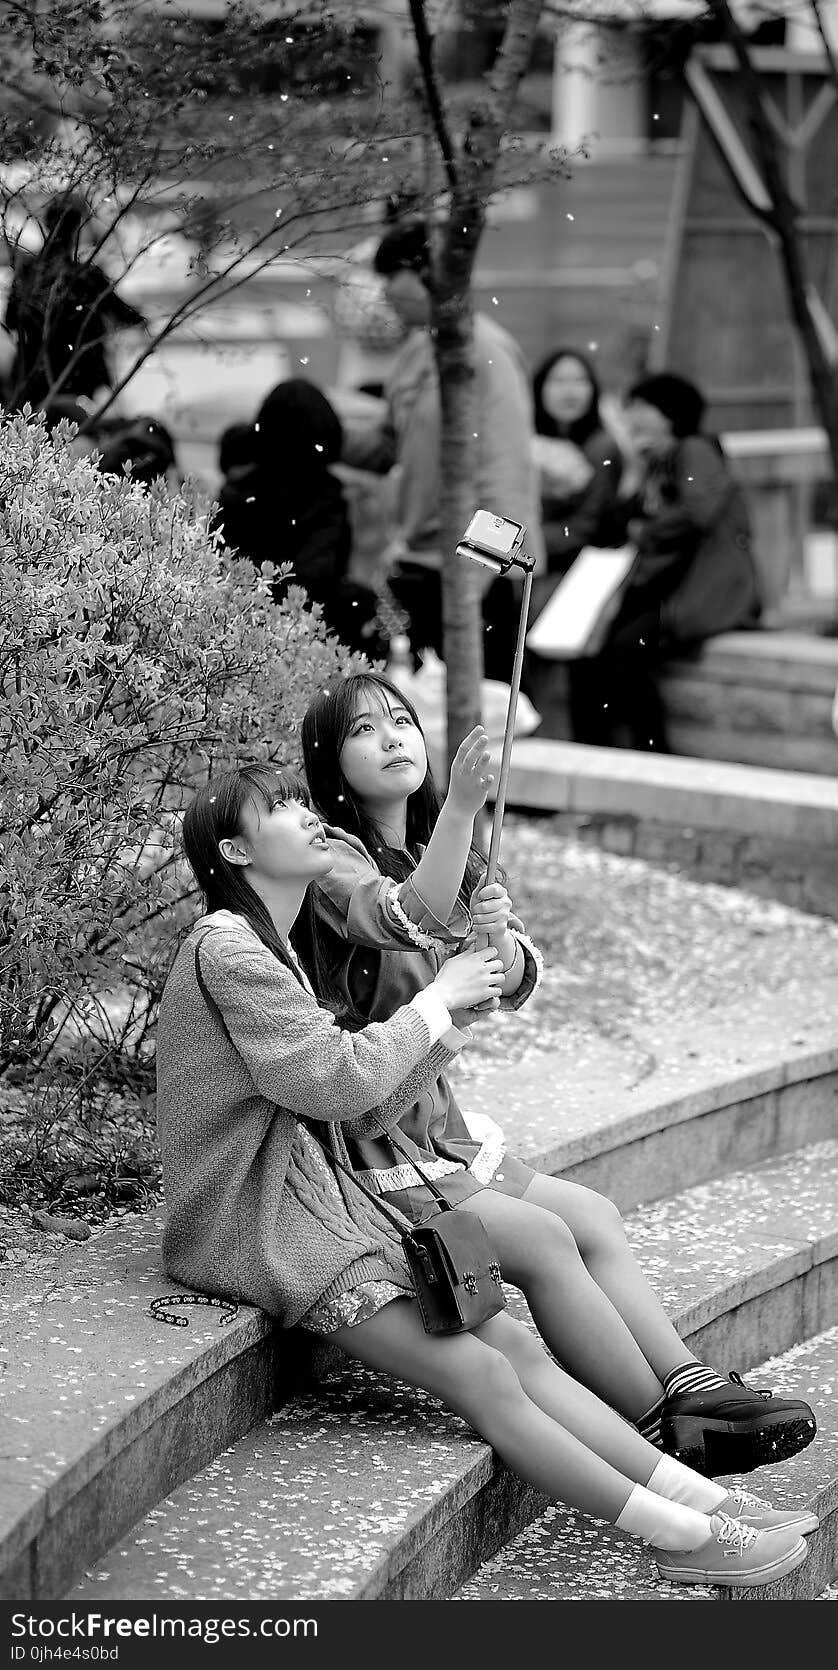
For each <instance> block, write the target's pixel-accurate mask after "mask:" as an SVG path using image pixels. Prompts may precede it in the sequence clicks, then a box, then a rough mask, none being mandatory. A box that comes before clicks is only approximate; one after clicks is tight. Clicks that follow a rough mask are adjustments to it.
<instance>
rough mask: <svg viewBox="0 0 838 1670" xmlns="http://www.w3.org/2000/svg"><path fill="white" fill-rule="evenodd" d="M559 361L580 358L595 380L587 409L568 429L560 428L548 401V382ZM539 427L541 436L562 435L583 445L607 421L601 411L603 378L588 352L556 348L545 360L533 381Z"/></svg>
mask: <svg viewBox="0 0 838 1670" xmlns="http://www.w3.org/2000/svg"><path fill="white" fill-rule="evenodd" d="M559 360H576V363H577V365H581V366H582V367H583V368H584V370H585V373H586V375H587V376H588V377H589V378H590V382H591V402H590V405H589V406H588V409H587V411H586V412H583V413H582V416H581V417H580V418H576V420H575V421H574V422H573V423H569V424H568V425H567V427H566V428H565V429H560V428H559V425H558V424H557V422H556V420H555V418H554V417H551V416H550V413H549V412H548V411H547V408H546V406H545V404H544V384H545V383H546V381H547V378H548V377H549V375H550V372H551V371H552V369H553V366H554V365H556V364H557V363H558V361H559ZM532 393H533V406H534V419H535V430H536V434H537V435H561V436H562V437H563V438H564V439H565V440H568V441H573V442H574V445H576V446H583V445H584V443H585V441H587V440H588V439H589V438H590V436H591V435H593V434H595V433H596V431H597V429H602V427H603V423H602V418H601V416H600V410H599V397H600V393H601V390H600V386H599V378H598V376H597V374H596V372H595V370H594V368H593V366H592V364H591V361H590V360H589V359H588V358H587V357H586V355H585V354H580V352H579V350H578V348H555V349H554V350H553V352H552V354H548V355H547V358H546V360H542V362H541V364H540V366H539V367H538V370H537V371H536V373H535V376H534V377H533V382H532Z"/></svg>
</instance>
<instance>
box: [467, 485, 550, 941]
mask: <svg viewBox="0 0 838 1670" xmlns="http://www.w3.org/2000/svg"><path fill="white" fill-rule="evenodd" d="M526 532H527V530H526V528H525V527H524V525H523V523H522V522H512V521H510V520H509V518H508V517H506V516H495V515H493V514H492V512H491V511H490V510H476V511H475V513H474V515H473V516H472V518H471V521H470V522H469V525H468V527H467V528H466V531H465V533H464V534H463V537H462V539H461V540H460V542H459V544H458V546H457V556H458V557H468V558H469V560H470V561H471V562H476V563H480V565H481V567H483V568H490V569H491V570H492V572H493V573H495V574H506V573H508V571H509V569H510V568H520V569H522V570H523V573H524V590H523V594H522V597H521V609H520V615H519V619H518V638H517V642H516V644H515V660H514V662H513V664H512V677H511V680H510V684H509V701H508V703H507V708H506V725H505V727H504V733H503V749H502V751H501V757H500V772H499V774H498V786H497V793H496V795H495V809H494V814H493V817H492V836H491V840H490V842H489V856H488V858H487V860H486V885H488V884H489V883H490V882H493V881H494V879H495V874H496V872H497V866H498V853H499V850H500V837H501V829H502V825H503V811H504V806H505V804H506V786H507V782H508V780H509V767H510V764H511V760H512V738H513V735H514V732H515V714H516V710H517V707H518V692H519V690H520V688H521V669H522V667H523V665H524V644H525V641H526V636H527V620H528V617H529V610H530V593H531V591H532V578H533V568H534V566H535V559H534V557H531V556H530V554H529V552H528V551H526V550H525V549H524V540H525V538H526ZM479 938H480V939H481V940H482V942H483V945H484V946H485V945H488V943H489V937H488V934H481V935H480V936H479ZM480 949H482V946H480V945H478V950H480Z"/></svg>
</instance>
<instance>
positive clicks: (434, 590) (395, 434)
mask: <svg viewBox="0 0 838 1670" xmlns="http://www.w3.org/2000/svg"><path fill="white" fill-rule="evenodd" d="M373 264H374V267H375V270H376V272H378V273H380V274H381V275H382V277H383V278H384V279H385V281H386V284H387V299H388V302H389V304H390V306H391V307H392V309H393V311H394V312H395V313H396V314H398V316H399V318H400V319H401V320H402V321H403V323H404V324H405V325H406V326H407V327H408V329H409V334H408V336H407V338H406V340H405V342H404V344H403V345H402V347H401V348H400V349H399V351H398V353H397V355H396V359H395V361H394V363H393V366H392V368H391V370H390V373H389V376H388V378H387V381H386V385H385V391H384V392H385V398H386V401H387V413H386V416H385V418H384V420H383V421H382V422H381V423H380V424H379V425H377V426H376V427H375V428H374V429H373V430H372V431H371V432H370V431H366V432H361V431H359V432H355V431H353V430H348V432H347V435H346V438H345V441H344V450H343V454H342V458H343V461H344V462H345V463H347V464H353V465H355V466H357V467H358V468H361V469H371V470H375V471H378V472H380V473H384V472H385V471H388V470H390V469H391V468H392V467H393V466H394V465H396V464H397V465H398V466H399V482H398V489H397V504H396V522H397V532H396V536H395V538H394V540H393V542H392V544H391V547H390V551H389V553H388V561H389V564H390V571H389V575H388V581H389V584H390V588H391V590H392V592H393V595H394V596H395V597H396V599H397V601H398V602H399V603H400V604H401V606H402V607H403V608H404V609H405V611H406V613H407V615H408V617H409V627H408V636H409V638H410V644H411V648H412V650H413V652H414V660H418V659H419V656H420V653H421V651H422V650H423V649H428V648H430V649H433V650H434V651H435V652H436V654H437V655H438V656H440V657H441V658H442V659H444V654H443V641H442V580H441V575H442V569H443V566H444V565H445V564H446V563H447V562H449V561H450V562H453V561H454V560H455V558H454V553H453V551H452V552H450V553H449V552H444V551H443V549H442V540H441V526H440V517H439V510H440V498H441V485H440V435H441V424H442V415H441V408H440V394H439V378H438V373H437V366H436V359H435V355H434V345H433V341H432V339H431V334H430V328H429V327H430V322H431V288H430V286H431V252H430V244H429V233H428V226H427V223H426V221H425V220H424V218H423V217H422V216H418V215H414V216H408V217H407V218H405V219H402V220H401V221H400V222H398V223H397V224H396V225H394V226H392V227H391V228H390V229H389V230H388V231H387V232H386V233H385V235H384V237H383V238H382V239H381V242H380V243H379V246H378V249H377V251H376V255H375V259H374V263H373ZM472 362H473V365H474V375H475V429H476V433H477V442H476V446H475V465H476V476H475V482H474V494H475V498H474V509H475V510H489V511H493V512H494V513H495V514H497V515H499V516H505V517H510V518H511V519H512V520H513V521H518V522H522V523H524V524H525V526H526V528H527V545H528V549H529V551H530V553H531V555H533V556H534V557H535V559H536V566H537V567H539V568H540V567H543V559H544V548H543V541H542V534H541V515H540V508H539V503H538V484H537V476H536V471H535V465H534V462H533V458H532V454H531V444H532V435H533V421H532V398H531V394H530V387H529V377H528V373H527V369H526V366H525V363H524V359H523V356H522V354H521V352H520V349H519V348H518V345H517V343H516V342H515V341H514V339H513V338H512V337H511V336H510V334H509V332H508V331H506V330H504V329H503V327H502V326H501V325H498V324H497V323H496V322H495V321H494V320H493V319H489V318H487V316H486V315H485V314H483V313H480V312H477V313H475V316H474V336H473V344H472ZM480 576H481V579H480V583H481V585H482V586H483V588H484V589H483V602H482V607H483V626H484V633H483V659H484V671H485V673H486V677H487V678H498V679H503V680H506V681H508V680H509V677H510V674H511V670H512V663H513V660H514V655H515V642H516V635H517V614H518V611H517V607H516V599H517V597H518V589H517V588H518V584H519V582H518V579H517V576H516V577H515V578H511V577H510V576H509V575H500V576H498V577H496V578H494V579H492V578H491V576H490V574H489V572H488V570H481V571H480Z"/></svg>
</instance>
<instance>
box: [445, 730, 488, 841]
mask: <svg viewBox="0 0 838 1670" xmlns="http://www.w3.org/2000/svg"><path fill="white" fill-rule="evenodd" d="M491 762H492V756H491V754H490V753H489V738H488V736H487V735H486V732H485V730H484V729H483V726H482V725H475V727H474V730H473V731H469V733H468V736H467V737H465V738H464V739H463V741H462V742H461V743H460V746H459V748H458V749H457V752H456V754H455V755H454V763H453V765H452V767H451V778H450V781H449V784H448V794H447V797H446V799H447V801H448V803H449V805H450V806H451V807H452V808H454V809H455V810H457V811H458V812H461V813H463V814H464V815H466V816H467V817H470V818H474V817H476V815H477V813H478V812H479V811H480V808H481V806H485V804H486V796H487V795H488V793H489V789H490V787H491V785H492V783H493V782H494V780H495V779H494V777H493V775H492V772H491V770H490V766H491Z"/></svg>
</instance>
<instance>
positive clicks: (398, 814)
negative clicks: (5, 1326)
mask: <svg viewBox="0 0 838 1670" xmlns="http://www.w3.org/2000/svg"><path fill="white" fill-rule="evenodd" d="M302 744H303V756H304V763H305V771H306V777H307V781H308V785H309V789H310V791H311V795H312V799H313V801H314V803H315V805H316V806H317V808H318V810H319V811H320V812H321V813H322V815H323V817H324V818H325V820H326V823H327V827H328V833H329V839H330V845H331V847H332V852H333V855H334V860H335V861H334V863H333V865H332V867H331V869H330V870H329V872H328V873H327V874H325V875H324V876H323V877H320V878H318V881H317V883H316V885H315V887H314V888H313V889H312V903H313V907H314V913H315V919H316V925H317V932H316V936H315V939H314V941H313V942H311V941H310V942H309V943H308V946H307V951H306V959H307V962H308V963H309V964H310V966H311V967H312V970H313V978H314V980H315V985H316V986H317V989H318V990H319V992H320V994H321V996H326V997H327V998H330V999H333V998H334V997H335V996H336V997H337V1001H338V1004H339V1015H340V1018H341V1020H342V1021H343V1023H344V1024H348V1025H350V1026H352V1025H362V1024H365V1023H367V1022H369V1021H381V1020H386V1019H387V1017H388V1016H389V1015H391V1014H393V1012H394V1011H395V1010H396V1009H397V1008H398V1007H399V1005H400V1004H402V1003H405V1002H408V1001H409V1000H410V999H411V998H412V996H413V995H414V994H415V993H416V992H419V991H421V990H422V989H423V988H424V986H425V985H426V984H427V982H428V981H430V980H433V978H434V975H435V973H436V970H437V968H438V967H439V966H440V962H441V959H442V958H443V956H444V955H445V949H446V946H445V940H446V939H449V940H450V936H451V935H453V936H455V937H456V936H462V935H463V934H467V933H470V932H471V930H472V923H473V925H474V927H475V928H477V929H478V930H485V931H488V932H489V933H490V934H491V936H492V939H493V943H495V944H496V945H497V947H498V949H499V951H500V953H501V956H502V958H503V965H504V980H503V988H502V1002H503V1004H504V1005H505V1006H509V1007H512V1008H517V1007H519V1005H520V1004H521V1003H523V1002H524V1001H525V999H526V998H527V997H528V996H529V994H530V993H531V992H532V990H533V988H534V986H535V985H536V983H537V980H538V966H537V964H538V962H539V958H538V953H537V952H536V951H535V948H534V947H533V946H532V944H531V942H530V941H529V939H528V938H527V936H526V935H525V934H524V933H523V932H522V924H521V923H520V922H519V921H518V919H517V918H515V917H512V916H510V909H511V900H510V898H509V895H508V893H507V892H506V890H505V888H504V887H503V886H502V885H500V884H499V883H496V884H495V885H494V886H493V887H492V888H490V889H488V890H487V889H484V890H483V892H482V894H481V893H478V894H477V895H475V889H476V888H478V885H479V883H480V880H481V877H482V874H483V872H484V868H485V859H483V858H482V857H481V855H480V854H479V853H478V852H477V851H476V850H475V849H474V847H473V846H471V845H470V842H471V823H470V822H469V823H468V829H467V831H466V830H465V823H464V825H463V833H460V834H459V836H458V833H457V823H456V818H455V817H454V815H453V814H452V808H451V804H450V797H449V799H448V800H446V802H445V805H444V806H443V807H442V809H441V810H440V803H439V798H438V796H437V793H436V790H435V787H434V783H433V778H432V776H431V774H430V772H429V769H428V757H427V750H426V747H425V741H424V737H423V735H422V730H421V727H420V724H419V721H418V718H417V715H416V712H415V709H414V708H413V707H412V705H411V703H410V701H409V700H407V699H406V698H405V697H404V695H403V694H401V693H400V692H399V691H398V689H397V687H396V686H395V685H394V684H393V683H392V682H391V681H390V680H389V679H387V678H384V677H381V676H380V675H378V674H374V673H368V674H367V673H364V674H355V675H352V676H350V677H349V678H346V679H342V680H339V681H336V682H335V683H334V684H332V685H331V686H330V687H329V688H328V689H327V690H325V691H323V692H321V694H320V695H319V696H318V697H316V698H315V700H314V702H313V703H312V704H311V707H310V708H309V711H308V712H307V714H306V716H305V718H304V721H303V729H302ZM359 843H360V851H359ZM438 849H441V852H442V853H443V854H444V855H445V861H444V862H441V864H440V868H439V869H438V871H437V878H438V885H436V886H435V890H434V892H433V894H430V893H429V892H428V890H427V887H426V886H425V885H424V877H423V876H421V872H423V870H424V868H425V866H426V865H427V862H428V854H429V853H432V852H435V851H437V850H438ZM420 876H421V879H420ZM417 886H418V888H419V891H420V892H421V893H422V895H423V897H424V899H425V901H426V903H427V904H428V906H429V907H430V908H431V909H432V910H433V912H434V914H435V916H436V917H437V918H438V924H442V923H444V924H446V929H447V932H444V931H443V929H442V928H441V926H439V925H438V926H437V927H436V928H434V927H433V926H432V925H431V932H430V933H427V932H420V931H418V930H417V927H416V925H415V923H414V922H413V921H411V920H410V919H409V918H408V917H407V916H406V915H405V912H404V910H401V909H400V907H399V900H400V896H401V894H402V892H403V891H405V890H407V891H408V893H409V892H410V890H411V889H412V888H413V887H417ZM388 888H389V904H388V908H382V905H381V900H382V896H384V897H387V890H388ZM469 901H471V910H470V911H469V909H468V904H469ZM482 1124H483V1131H482V1132H481V1133H480V1134H478V1121H477V1120H476V1119H475V1118H474V1117H473V1116H472V1117H471V1119H470V1123H469V1125H467V1124H466V1122H465V1120H464V1119H463V1116H462V1114H461V1112H460V1110H459V1108H458V1106H457V1102H456V1099H455V1097H454V1095H453V1093H452V1090H451V1087H450V1085H449V1083H448V1079H447V1077H446V1075H445V1073H444V1072H440V1074H439V1076H438V1077H437V1078H436V1080H435V1081H434V1082H433V1083H432V1084H428V1085H426V1086H425V1087H424V1088H423V1090H422V1093H421V1095H420V1096H419V1097H418V1098H417V1099H416V1101H415V1102H414V1103H413V1104H412V1106H410V1107H406V1109H405V1112H404V1114H403V1115H402V1117H401V1119H400V1122H399V1132H398V1136H399V1141H400V1143H401V1144H402V1145H403V1146H407V1147H408V1148H410V1149H412V1150H415V1152H416V1153H417V1154H418V1155H419V1157H420V1159H421V1160H422V1162H423V1167H424V1169H425V1170H430V1172H431V1173H432V1175H433V1176H434V1180H435V1182H436V1183H437V1185H438V1186H439V1187H440V1188H441V1189H442V1190H443V1191H444V1193H445V1194H446V1195H447V1197H448V1198H449V1199H450V1200H451V1201H452V1203H453V1202H458V1203H461V1204H463V1205H465V1206H466V1207H468V1206H473V1207H474V1209H475V1210H476V1211H477V1212H478V1213H479V1214H480V1217H481V1218H482V1219H483V1220H484V1222H485V1224H486V1226H487V1228H488V1230H489V1233H490V1235H491V1237H492V1240H493V1242H494V1244H495V1246H496V1248H497V1250H498V1255H499V1259H500V1264H501V1268H502V1270H503V1274H504V1277H505V1278H506V1280H507V1281H510V1282H512V1283H514V1285H515V1286H517V1287H520V1288H521V1289H522V1291H523V1292H524V1294H525V1296H526V1299H527V1303H528V1305H529V1307H530V1310H531V1312H532V1315H533V1317H534V1319H535V1322H536V1325H537V1327H538V1329H539V1331H540V1333H541V1335H542V1337H543V1338H544V1340H545V1341H546V1343H547V1345H548V1346H549V1348H550V1350H551V1351H552V1352H554V1354H555V1355H556V1356H557V1357H558V1359H559V1360H560V1361H561V1362H562V1363H563V1364H564V1365H565V1367H566V1368H567V1369H569V1371H570V1372H571V1373H572V1374H573V1375H574V1376H575V1377H576V1379H578V1380H580V1381H581V1382H582V1383H583V1384H584V1385H586V1386H588V1387H590V1389H591V1390H592V1391H594V1392H596V1393H597V1394H598V1395H599V1396H600V1397H602V1398H605V1399H606V1400H607V1402H608V1403H610V1404H613V1406H614V1407H615V1408H616V1409H618V1410H619V1412H620V1413H621V1414H622V1415H624V1416H625V1417H626V1418H627V1419H628V1420H631V1421H633V1422H634V1423H635V1424H636V1426H637V1427H638V1430H639V1431H640V1432H641V1433H642V1434H643V1436H644V1437H647V1438H648V1439H649V1440H650V1441H651V1442H653V1443H656V1444H658V1445H659V1446H660V1447H661V1448H663V1449H666V1450H668V1451H670V1452H671V1453H674V1454H679V1455H680V1456H681V1459H682V1460H684V1461H687V1462H689V1464H690V1465H691V1466H693V1467H695V1468H697V1469H699V1470H700V1471H701V1472H704V1473H708V1474H718V1473H733V1472H748V1471H750V1470H751V1469H752V1468H754V1467H756V1466H759V1465H761V1464H762V1463H763V1462H768V1461H771V1462H774V1461H782V1460H784V1459H786V1458H787V1457H789V1456H790V1455H793V1454H795V1453H796V1451H798V1450H799V1449H802V1448H803V1447H804V1445H805V1444H808V1443H809V1442H810V1441H811V1439H812V1437H813V1436H814V1433H815V1421H814V1417H813V1415H812V1411H811V1409H810V1408H809V1406H808V1404H805V1403H801V1402H798V1401H786V1400H782V1399H780V1398H775V1397H772V1396H770V1395H769V1394H766V1393H763V1392H755V1391H752V1390H751V1389H750V1388H749V1387H746V1386H744V1385H743V1384H742V1383H741V1382H740V1380H739V1378H738V1377H737V1379H736V1381H732V1380H731V1379H730V1378H723V1377H722V1376H721V1375H719V1374H717V1373H716V1372H715V1371H714V1370H713V1369H710V1368H707V1367H706V1366H705V1365H704V1364H702V1363H699V1362H698V1361H697V1360H696V1358H695V1357H694V1356H693V1354H692V1353H691V1352H690V1351H689V1350H688V1349H687V1347H686V1346H685V1345H684V1343H683V1341H682V1340H681V1339H680V1337H679V1335H678V1333H677V1331H676V1329H675V1328H674V1327H673V1325H672V1323H671V1322H670V1320H669V1318H668V1317H667V1315H666V1313H665V1311H664V1309H663V1307H662V1305H661V1304H660V1302H659V1300H658V1299H657V1297H656V1296H655V1294H654V1293H653V1291H652V1289H651V1288H650V1287H649V1284H648V1282H647V1281H646V1279H645V1277H644V1276H643V1273H642V1271H641V1269H640V1267H639V1265H638V1263H637V1261H636V1259H635V1257H634V1255H633V1253H632V1251H631V1248H630V1247H629V1244H628V1241H627V1239H626V1236H625V1232H624V1229H623V1224H622V1220H621V1218H620V1214H619V1212H618V1210H617V1208H616V1207H615V1206H614V1204H613V1202H612V1201H610V1200H607V1199H606V1198H605V1197H604V1196H602V1195H600V1194H596V1193H595V1192H594V1191H593V1190H591V1189H587V1188H583V1187H582V1186H581V1185H579V1184H578V1183H572V1182H568V1181H566V1180H565V1179H564V1178H561V1177H548V1176H544V1175H542V1174H540V1173H538V1172H535V1171H533V1170H532V1168H531V1167H530V1166H528V1165H525V1164H524V1162H523V1161H522V1160H519V1159H517V1158H516V1157H515V1156H514V1154H510V1153H509V1152H507V1150H506V1145H505V1142H504V1138H503V1133H502V1131H501V1130H500V1129H499V1127H498V1126H497V1125H496V1124H495V1123H494V1122H493V1121H491V1120H488V1121H486V1120H483V1121H482ZM481 1137H482V1140H481ZM347 1140H348V1147H349V1152H350V1155H351V1158H352V1163H353V1165H354V1166H355V1168H356V1170H358V1171H359V1172H360V1173H361V1174H362V1176H363V1179H364V1182H365V1183H366V1184H367V1186H368V1187H372V1188H373V1189H375V1190H377V1191H379V1192H381V1193H382V1194H385V1195H386V1197H387V1199H388V1201H389V1202H391V1203H393V1204H395V1205H397V1206H398V1207H399V1208H400V1210H402V1211H403V1212H405V1214H406V1215H407V1216H409V1217H417V1216H419V1215H421V1213H422V1212H424V1211H425V1210H426V1208H427V1191H426V1190H425V1189H424V1188H422V1187H417V1179H416V1174H415V1173H411V1170H410V1167H409V1166H405V1165H404V1163H403V1156H402V1155H401V1154H400V1153H399V1152H397V1151H396V1150H395V1149H394V1148H393V1146H392V1144H391V1142H390V1140H389V1138H388V1136H387V1134H386V1133H383V1134H382V1133H371V1132H369V1131H365V1132H363V1133H357V1134H353V1135H351V1136H349V1137H348V1139H347Z"/></svg>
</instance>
